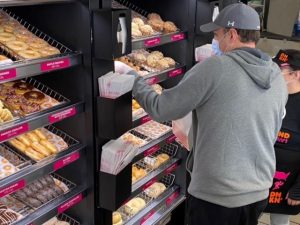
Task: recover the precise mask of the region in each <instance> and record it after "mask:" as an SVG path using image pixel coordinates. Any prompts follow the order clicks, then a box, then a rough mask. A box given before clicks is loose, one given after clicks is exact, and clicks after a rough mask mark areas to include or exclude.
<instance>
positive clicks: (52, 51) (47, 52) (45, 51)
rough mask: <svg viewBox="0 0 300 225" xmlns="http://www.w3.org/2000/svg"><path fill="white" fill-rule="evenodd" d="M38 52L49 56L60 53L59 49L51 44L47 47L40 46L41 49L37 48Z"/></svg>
mask: <svg viewBox="0 0 300 225" xmlns="http://www.w3.org/2000/svg"><path fill="white" fill-rule="evenodd" d="M38 52H39V53H40V54H41V55H42V56H49V55H57V54H60V51H59V50H58V49H57V48H54V47H52V46H48V47H42V49H39V50H38Z"/></svg>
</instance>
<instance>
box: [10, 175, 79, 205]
mask: <svg viewBox="0 0 300 225" xmlns="http://www.w3.org/2000/svg"><path fill="white" fill-rule="evenodd" d="M50 175H51V176H52V177H53V178H54V179H56V180H58V181H60V182H61V183H60V185H58V186H59V187H61V188H62V189H63V190H64V189H65V190H64V193H63V194H61V195H59V196H57V197H55V198H53V199H51V200H50V201H48V202H46V203H44V204H42V205H41V206H39V207H37V208H36V207H34V206H33V205H31V204H29V203H28V202H25V201H23V200H22V199H19V198H18V197H17V196H16V195H15V194H12V195H11V196H13V197H14V198H16V199H17V200H19V201H20V202H22V203H23V204H25V205H26V206H28V207H30V208H31V209H32V210H33V211H35V210H38V209H40V208H42V207H43V206H45V205H47V204H49V203H50V202H53V201H54V200H56V199H58V198H60V197H61V196H63V195H65V194H67V193H68V192H70V191H71V190H72V189H74V188H75V187H76V184H74V183H73V182H71V181H69V180H67V179H66V178H63V177H61V176H59V175H57V174H54V173H53V174H50ZM66 188H67V189H66Z"/></svg>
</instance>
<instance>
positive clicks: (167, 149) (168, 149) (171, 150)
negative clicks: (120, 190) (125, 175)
mask: <svg viewBox="0 0 300 225" xmlns="http://www.w3.org/2000/svg"><path fill="white" fill-rule="evenodd" d="M177 151H178V146H177V145H175V144H172V143H171V144H166V145H164V146H163V147H162V148H161V149H160V150H158V151H157V152H155V153H153V154H151V155H149V156H147V157H149V158H151V159H153V161H154V162H155V158H156V157H157V156H158V155H159V154H162V153H165V154H167V155H168V156H169V157H170V158H169V159H168V160H167V161H165V162H164V163H162V164H160V165H159V167H158V168H156V169H153V168H151V167H150V166H149V165H148V164H147V163H146V162H145V161H144V159H141V160H139V161H138V162H136V163H135V164H133V165H135V166H137V167H138V168H142V169H144V170H145V171H146V173H147V175H146V176H148V175H149V174H150V173H151V172H153V171H155V170H159V169H160V167H162V166H164V165H165V164H166V163H167V162H169V161H170V159H172V158H174V157H175V156H176V154H177ZM143 178H144V177H142V178H140V179H138V180H136V181H135V182H133V184H135V183H136V182H138V181H140V180H142V179H143Z"/></svg>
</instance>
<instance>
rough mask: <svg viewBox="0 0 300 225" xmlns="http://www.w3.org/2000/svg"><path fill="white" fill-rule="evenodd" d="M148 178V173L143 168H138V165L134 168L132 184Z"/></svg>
mask: <svg viewBox="0 0 300 225" xmlns="http://www.w3.org/2000/svg"><path fill="white" fill-rule="evenodd" d="M145 176H147V171H146V170H145V169H143V168H140V167H137V166H136V165H133V166H132V177H131V181H132V183H135V182H137V181H138V180H140V179H142V178H143V177H145Z"/></svg>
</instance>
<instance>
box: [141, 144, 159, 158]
mask: <svg viewBox="0 0 300 225" xmlns="http://www.w3.org/2000/svg"><path fill="white" fill-rule="evenodd" d="M159 149H160V146H159V145H155V146H153V147H152V148H149V149H147V150H146V151H145V152H144V156H145V157H146V156H148V155H151V154H153V153H155V152H157V151H158V150H159Z"/></svg>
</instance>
